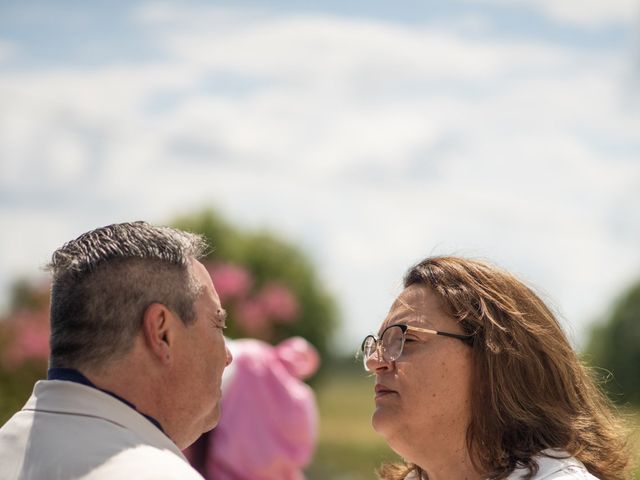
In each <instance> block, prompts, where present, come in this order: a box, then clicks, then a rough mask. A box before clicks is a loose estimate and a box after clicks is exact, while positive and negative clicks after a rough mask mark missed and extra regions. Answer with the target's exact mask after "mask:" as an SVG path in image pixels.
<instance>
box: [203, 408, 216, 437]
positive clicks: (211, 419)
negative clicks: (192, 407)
mask: <svg viewBox="0 0 640 480" xmlns="http://www.w3.org/2000/svg"><path fill="white" fill-rule="evenodd" d="M219 421H220V402H217V403H216V405H215V406H214V407H213V410H211V412H210V413H209V415H207V417H206V419H205V422H204V429H205V430H204V431H205V432H208V431H209V430H213V429H214V428H216V426H217V425H218V422H219Z"/></svg>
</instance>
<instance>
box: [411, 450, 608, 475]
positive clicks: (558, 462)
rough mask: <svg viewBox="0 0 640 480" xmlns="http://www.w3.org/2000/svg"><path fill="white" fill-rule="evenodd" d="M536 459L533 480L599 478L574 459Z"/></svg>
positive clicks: (520, 471) (519, 471)
mask: <svg viewBox="0 0 640 480" xmlns="http://www.w3.org/2000/svg"><path fill="white" fill-rule="evenodd" d="M542 453H544V454H548V455H553V456H555V457H566V453H564V452H561V451H558V450H545V451H543V452H542ZM534 458H535V460H536V462H537V463H538V467H539V469H538V473H537V474H536V475H534V476H533V477H531V480H598V478H597V477H594V476H593V475H591V474H590V473H589V471H588V470H587V469H586V467H585V466H584V465H583V464H582V462H580V461H579V460H577V459H575V458H573V457H569V458H550V457H546V456H544V455H537V456H535V457H534ZM528 472H529V469H527V468H516V469H515V470H514V471H513V472H511V475H509V476H508V477H507V480H522V479H524V478H525V476H526V475H527V473H528ZM405 480H418V476H417V475H416V474H415V473H414V472H411V473H410V474H409V475H407V476H406V477H405Z"/></svg>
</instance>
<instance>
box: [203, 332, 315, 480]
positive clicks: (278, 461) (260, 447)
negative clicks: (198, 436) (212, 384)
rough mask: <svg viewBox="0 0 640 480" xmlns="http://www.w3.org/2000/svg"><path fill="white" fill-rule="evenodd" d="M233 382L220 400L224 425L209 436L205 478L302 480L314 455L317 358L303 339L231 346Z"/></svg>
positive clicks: (223, 479)
mask: <svg viewBox="0 0 640 480" xmlns="http://www.w3.org/2000/svg"><path fill="white" fill-rule="evenodd" d="M232 352H233V357H234V358H233V363H234V364H235V365H234V368H233V370H232V378H230V379H229V381H228V382H227V383H226V387H225V390H224V392H223V398H222V416H221V418H220V423H219V424H218V426H217V427H216V428H215V430H213V431H212V432H211V433H210V435H212V437H211V439H210V440H211V441H210V443H209V452H208V455H207V463H206V473H207V478H210V479H215V480H276V479H277V480H300V479H303V478H304V477H303V475H302V469H303V468H304V467H305V466H306V465H307V464H308V463H309V461H310V460H311V457H312V455H313V450H314V446H315V440H316V436H317V429H318V412H317V407H316V403H315V396H314V393H313V390H311V388H310V387H309V386H308V385H306V384H305V383H304V382H302V381H301V380H300V379H301V378H305V377H308V376H310V375H312V374H313V373H314V372H315V371H316V370H317V368H318V365H319V357H318V353H317V352H316V350H315V349H314V348H313V346H312V345H311V344H309V343H308V342H307V341H306V340H304V339H303V338H300V337H296V338H291V339H289V340H286V341H284V342H282V343H281V344H279V345H278V346H277V347H272V346H271V345H268V344H266V343H264V342H261V341H259V340H238V341H235V342H233V346H232Z"/></svg>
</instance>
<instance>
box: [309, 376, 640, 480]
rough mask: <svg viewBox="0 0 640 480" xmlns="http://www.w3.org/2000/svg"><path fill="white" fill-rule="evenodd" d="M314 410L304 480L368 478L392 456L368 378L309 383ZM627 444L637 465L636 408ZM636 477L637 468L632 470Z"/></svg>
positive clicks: (639, 432)
mask: <svg viewBox="0 0 640 480" xmlns="http://www.w3.org/2000/svg"><path fill="white" fill-rule="evenodd" d="M315 389H316V392H317V396H318V406H319V408H320V416H321V424H320V439H319V443H318V447H317V450H316V454H315V457H314V461H313V463H312V464H311V466H310V467H309V468H308V469H307V471H306V476H307V479H308V480H321V479H322V480H325V479H331V480H369V479H375V478H376V476H375V473H374V471H375V469H376V467H377V466H379V465H380V464H381V463H382V462H383V461H385V460H397V457H396V456H395V454H394V453H393V452H392V451H391V450H390V449H389V448H388V447H387V446H386V444H385V443H384V441H383V440H382V439H381V438H380V437H379V436H378V435H377V434H376V433H375V432H374V431H373V429H372V428H371V413H372V412H373V406H374V403H373V379H372V378H370V377H367V376H366V375H365V373H364V372H361V373H360V372H358V371H357V370H355V369H352V368H347V369H338V371H335V372H334V371H332V372H331V373H329V374H328V375H327V376H326V377H325V378H324V379H323V380H322V381H321V382H319V383H318V385H316V386H315ZM627 415H628V417H627V418H628V421H629V425H630V427H631V431H632V436H631V445H632V449H633V451H634V452H635V458H636V465H638V466H639V467H640V411H633V410H632V411H627ZM635 478H636V480H640V468H638V469H636V475H635Z"/></svg>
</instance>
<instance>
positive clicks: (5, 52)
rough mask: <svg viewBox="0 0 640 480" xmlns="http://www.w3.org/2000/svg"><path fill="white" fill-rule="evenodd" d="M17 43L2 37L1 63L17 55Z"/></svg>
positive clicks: (0, 47)
mask: <svg viewBox="0 0 640 480" xmlns="http://www.w3.org/2000/svg"><path fill="white" fill-rule="evenodd" d="M15 50H16V48H15V45H14V44H13V43H11V42H7V41H5V40H2V39H0V64H1V63H4V62H6V61H7V60H9V59H11V58H12V57H13V56H14V55H15Z"/></svg>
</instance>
